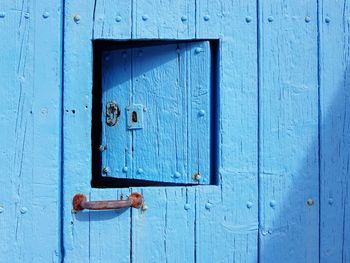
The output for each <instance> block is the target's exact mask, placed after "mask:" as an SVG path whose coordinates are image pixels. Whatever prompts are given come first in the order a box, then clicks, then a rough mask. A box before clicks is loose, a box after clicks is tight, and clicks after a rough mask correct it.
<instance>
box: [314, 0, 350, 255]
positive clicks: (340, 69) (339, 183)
mask: <svg viewBox="0 0 350 263" xmlns="http://www.w3.org/2000/svg"><path fill="white" fill-rule="evenodd" d="M349 19H350V2H349V1H346V0H345V1H328V0H323V1H320V7H319V28H320V53H319V54H320V57H319V59H320V68H319V69H320V110H321V119H320V120H321V124H320V128H321V129H320V154H321V156H320V157H321V171H320V172H321V173H320V184H321V191H320V193H321V213H320V224H321V225H320V253H321V257H320V262H350V202H349V198H350V170H349V159H350V155H349V151H350V136H349V134H350V126H349V123H350V103H349V99H350V90H349V86H350V66H349V65H350V51H349V49H350V28H349V21H350V20H349Z"/></svg>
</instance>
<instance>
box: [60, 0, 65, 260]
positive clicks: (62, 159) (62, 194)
mask: <svg viewBox="0 0 350 263" xmlns="http://www.w3.org/2000/svg"><path fill="white" fill-rule="evenodd" d="M60 6H61V12H60V17H61V32H60V36H61V50H60V52H61V65H60V68H61V73H60V75H61V83H60V84H61V91H60V96H61V98H60V103H61V107H59V108H60V110H61V112H60V122H61V125H60V142H59V145H60V147H59V149H60V152H61V154H60V159H61V160H60V162H59V163H60V165H61V167H60V168H59V169H60V172H59V175H60V177H61V178H60V180H59V183H60V186H59V189H60V193H59V207H60V218H59V219H60V220H59V222H60V226H59V227H60V230H59V232H60V241H59V242H60V244H59V245H60V262H61V263H63V262H64V257H65V248H64V230H63V229H64V185H63V184H64V169H63V167H64V166H63V164H64V156H63V155H64V148H63V140H64V134H63V132H64V125H63V124H64V85H63V83H64V29H65V1H64V0H61V1H60Z"/></svg>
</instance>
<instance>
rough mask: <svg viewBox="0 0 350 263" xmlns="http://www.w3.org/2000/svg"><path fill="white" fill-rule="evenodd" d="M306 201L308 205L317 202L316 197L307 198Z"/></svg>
mask: <svg viewBox="0 0 350 263" xmlns="http://www.w3.org/2000/svg"><path fill="white" fill-rule="evenodd" d="M306 203H307V205H308V206H313V205H314V204H315V201H314V199H312V198H309V199H307V201H306Z"/></svg>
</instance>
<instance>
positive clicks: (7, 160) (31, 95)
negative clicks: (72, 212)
mask: <svg viewBox="0 0 350 263" xmlns="http://www.w3.org/2000/svg"><path fill="white" fill-rule="evenodd" d="M60 4H61V3H60V1H50V2H39V1H37V2H34V1H23V2H22V1H7V0H5V1H1V3H0V79H1V87H0V145H1V146H0V148H1V150H0V159H1V162H0V170H1V175H0V184H1V187H0V188H1V190H0V236H1V238H0V254H1V256H0V261H1V262H59V261H60V253H61V251H60V235H59V233H60V231H59V228H60V220H59V215H60V203H59V202H60V201H59V196H60V191H59V185H60V98H61V97H60V93H61V85H60V84H61V74H60V69H61V53H60V52H61V49H60V48H61V24H60V21H61V12H60Z"/></svg>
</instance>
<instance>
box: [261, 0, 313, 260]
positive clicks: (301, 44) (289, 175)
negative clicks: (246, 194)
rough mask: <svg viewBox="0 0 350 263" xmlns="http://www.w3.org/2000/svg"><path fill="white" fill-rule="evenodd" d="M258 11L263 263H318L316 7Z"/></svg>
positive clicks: (265, 6) (268, 5)
mask: <svg viewBox="0 0 350 263" xmlns="http://www.w3.org/2000/svg"><path fill="white" fill-rule="evenodd" d="M259 13H260V19H261V20H260V57H259V59H260V75H259V76H260V77H259V78H260V92H259V93H260V96H259V104H260V113H259V114H260V116H259V119H260V122H259V123H260V136H259V138H260V140H259V146H260V151H259V155H260V157H259V160H260V162H259V170H260V173H259V189H260V194H259V203H260V209H261V210H260V218H259V221H260V226H261V229H260V233H259V240H260V242H259V260H260V262H318V255H319V247H318V240H319V229H318V228H319V196H318V191H319V162H318V150H319V144H318V73H317V70H318V68H317V66H318V59H317V54H318V46H317V3H316V2H315V1H302V2H301V1H282V2H281V1H268V2H266V1H264V2H261V6H260V10H259ZM308 18H310V21H308V20H309V19H308ZM308 200H309V201H308ZM308 202H309V204H308Z"/></svg>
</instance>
